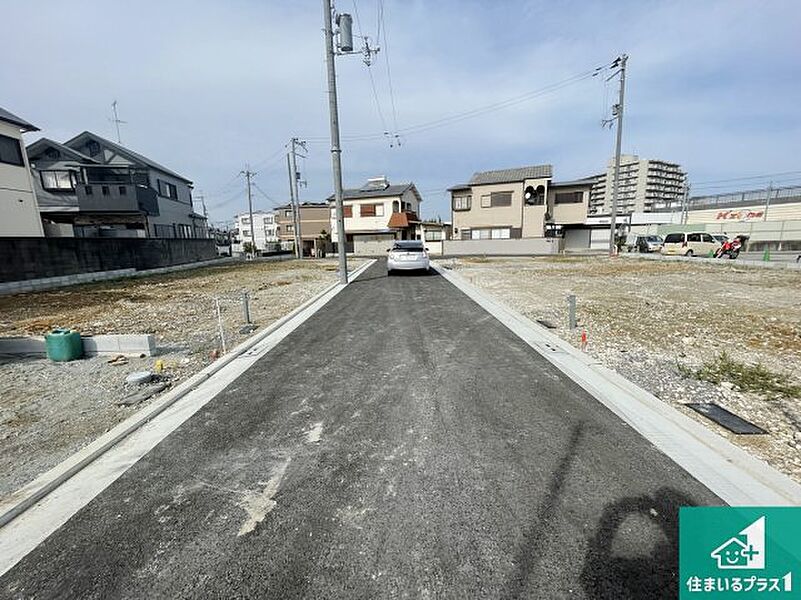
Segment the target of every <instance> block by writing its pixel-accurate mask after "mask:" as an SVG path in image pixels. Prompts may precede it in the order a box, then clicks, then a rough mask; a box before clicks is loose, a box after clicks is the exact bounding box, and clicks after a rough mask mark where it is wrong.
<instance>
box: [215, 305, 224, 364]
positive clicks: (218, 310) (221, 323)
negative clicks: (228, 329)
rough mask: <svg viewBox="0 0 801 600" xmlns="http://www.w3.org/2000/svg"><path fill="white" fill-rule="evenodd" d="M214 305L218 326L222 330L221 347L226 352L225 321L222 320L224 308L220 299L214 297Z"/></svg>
mask: <svg viewBox="0 0 801 600" xmlns="http://www.w3.org/2000/svg"><path fill="white" fill-rule="evenodd" d="M214 306H215V308H216V310H217V327H218V328H219V330H220V347H221V349H222V353H223V354H225V353H226V349H225V330H224V329H223V322H222V310H220V299H219V298H214Z"/></svg>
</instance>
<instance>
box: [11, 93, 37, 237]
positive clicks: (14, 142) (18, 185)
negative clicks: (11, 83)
mask: <svg viewBox="0 0 801 600" xmlns="http://www.w3.org/2000/svg"><path fill="white" fill-rule="evenodd" d="M28 131H39V129H38V128H37V127H35V126H33V125H31V124H30V123H28V122H27V121H24V120H22V119H20V118H19V117H18V116H16V115H14V114H12V113H10V112H8V111H7V110H4V109H2V108H0V214H2V215H3V218H2V219H0V236H4V237H44V230H43V228H42V219H41V217H40V216H39V205H38V203H37V202H36V194H35V193H34V191H33V179H32V177H31V171H30V167H29V165H28V156H27V154H26V153H25V148H24V146H23V143H22V134H23V133H25V132H28Z"/></svg>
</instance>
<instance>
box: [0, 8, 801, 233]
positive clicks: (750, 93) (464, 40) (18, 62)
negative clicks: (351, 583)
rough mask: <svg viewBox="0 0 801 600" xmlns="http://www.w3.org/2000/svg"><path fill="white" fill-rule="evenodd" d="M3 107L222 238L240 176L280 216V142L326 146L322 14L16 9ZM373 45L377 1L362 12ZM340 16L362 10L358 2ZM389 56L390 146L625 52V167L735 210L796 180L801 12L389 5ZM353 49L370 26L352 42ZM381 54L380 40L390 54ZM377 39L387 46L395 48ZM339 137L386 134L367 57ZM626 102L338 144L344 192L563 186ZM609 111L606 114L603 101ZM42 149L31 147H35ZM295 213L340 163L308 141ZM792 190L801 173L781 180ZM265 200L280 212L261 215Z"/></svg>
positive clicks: (350, 76) (601, 89) (539, 106)
mask: <svg viewBox="0 0 801 600" xmlns="http://www.w3.org/2000/svg"><path fill="white" fill-rule="evenodd" d="M5 4H6V6H4V9H3V13H4V19H6V20H7V21H8V22H17V23H18V24H19V25H18V26H16V27H12V28H10V29H9V32H8V33H7V34H6V35H7V40H6V41H7V44H6V48H18V49H19V50H18V52H16V53H10V54H7V56H6V59H5V60H4V61H3V66H2V68H0V89H2V90H3V95H2V97H0V106H3V107H4V108H7V109H8V110H10V111H12V112H14V113H16V114H18V115H20V116H21V117H23V118H25V119H28V120H30V121H31V122H33V123H34V124H36V125H38V126H39V127H40V128H41V129H42V134H43V135H46V136H48V137H52V138H54V139H57V140H64V139H67V138H69V137H71V136H73V135H75V134H76V133H78V132H80V131H83V130H85V129H88V130H91V131H94V132H96V133H98V134H100V135H105V136H107V137H109V138H112V139H113V137H114V129H113V125H112V123H111V122H110V121H109V117H110V114H111V107H110V105H111V102H112V101H113V100H115V99H116V100H117V101H118V102H119V110H120V115H121V118H122V119H124V120H126V121H128V124H126V125H123V126H122V139H123V143H124V144H125V145H127V146H129V147H131V148H132V149H134V150H137V151H139V152H142V153H144V154H147V155H148V156H151V157H152V158H153V159H155V160H157V161H159V162H162V163H164V164H165V165H167V166H169V167H171V168H172V169H174V170H176V171H178V172H179V173H182V174H184V175H185V176H187V177H189V178H190V179H192V180H193V181H194V182H195V195H196V196H197V195H198V194H199V193H201V192H202V193H203V194H204V195H205V196H206V202H207V205H208V206H209V209H210V210H209V212H210V218H211V220H212V221H223V220H227V219H230V218H231V217H232V216H233V215H234V214H235V213H236V212H238V211H241V210H243V209H244V207H245V206H246V200H245V193H244V182H243V180H242V178H241V177H237V173H238V172H239V171H240V170H242V169H243V168H244V166H245V164H246V163H250V164H251V165H252V166H253V168H254V170H255V171H257V172H258V175H257V177H256V183H257V185H258V188H259V189H258V190H257V191H256V192H255V196H254V198H255V203H256V207H257V208H264V209H267V208H270V207H271V206H272V203H273V202H279V203H280V202H285V201H286V198H287V188H288V183H287V180H288V175H287V171H286V159H285V158H284V155H283V152H284V149H283V147H284V144H286V142H287V140H288V139H289V138H290V137H292V136H297V137H300V138H308V139H309V140H310V141H311V140H315V139H316V140H320V139H321V138H323V139H325V138H327V135H328V115H327V99H326V93H325V90H326V87H325V86H326V83H325V68H324V55H323V39H322V32H321V28H322V8H321V2H318V1H316V0H310V1H305V0H298V1H289V0H283V1H277V0H272V1H267V0H229V1H226V2H222V1H221V0H220V1H216V2H214V1H211V0H193V1H191V2H190V1H169V2H165V1H163V0H162V1H161V2H149V1H139V2H136V3H117V2H104V1H90V0H72V1H71V2H69V3H67V2H60V1H58V2H57V1H41V2H11V1H7V2H6V3H5ZM355 7H356V8H358V13H359V17H360V21H361V30H362V32H363V33H364V34H366V35H369V36H371V37H375V35H376V29H377V22H378V18H377V17H378V0H356V4H355ZM337 8H338V9H339V10H340V11H341V12H350V13H355V9H354V2H353V0H340V1H339V2H338V3H337ZM384 27H385V31H386V37H387V39H386V42H387V44H386V46H385V47H384V48H382V51H381V52H380V53H379V55H378V57H377V58H376V61H375V64H374V65H373V66H372V67H371V69H372V73H373V79H374V81H375V87H376V95H377V96H378V105H379V106H380V110H381V113H383V116H384V122H385V123H386V129H387V130H389V131H391V132H394V131H395V130H396V127H395V117H393V111H392V106H391V105H392V102H391V98H390V94H389V85H388V77H387V68H386V67H387V66H386V59H387V57H388V59H389V66H390V70H391V74H392V84H393V89H394V100H395V107H396V111H395V115H396V119H397V129H399V130H405V129H407V128H409V127H413V126H415V125H418V124H421V123H428V122H431V121H436V120H438V119H442V118H443V117H448V116H450V115H454V114H459V113H463V112H465V111H469V110H471V109H475V108H479V107H483V106H487V105H492V104H494V103H497V102H501V101H504V100H507V99H509V98H514V97H517V96H520V95H522V94H525V93H527V92H531V91H536V90H539V89H541V88H543V87H545V86H549V85H551V84H554V83H557V82H560V81H564V80H566V79H568V78H570V77H572V76H574V75H577V74H580V73H583V72H586V71H588V70H589V69H591V68H593V67H596V66H599V65H603V64H608V63H610V62H611V61H612V60H613V59H614V57H615V56H617V55H618V54H620V53H621V52H626V53H628V55H629V56H630V59H629V74H628V75H629V77H628V86H627V98H626V121H625V124H624V143H623V147H624V151H625V152H629V153H637V154H639V155H640V156H642V157H649V158H662V159H665V160H671V161H675V162H679V163H681V164H682V165H683V166H684V167H685V168H686V169H687V170H688V171H689V173H690V179H691V181H692V182H693V184H694V186H695V187H694V189H696V190H699V191H700V190H704V191H714V192H717V191H724V190H727V189H730V188H731V189H739V188H741V187H750V186H752V185H763V184H766V183H767V181H768V180H769V178H768V177H766V178H764V179H753V180H747V181H744V182H723V183H704V182H710V181H711V182H716V181H717V180H723V179H731V178H736V177H750V176H757V175H763V174H775V173H784V172H792V171H801V158H799V154H800V153H801V110H799V107H801V33H799V32H801V2H798V1H797V0H789V1H782V0H767V1H762V2H756V1H752V2H745V1H738V0H723V1H712V0H702V1H698V0H696V1H694V2H653V1H647V0H646V1H643V0H639V1H632V2H629V1H618V2H578V1H556V0H544V1H541V2H512V1H502V0H497V1H483V2H480V1H470V0H438V1H428V2H423V1H422V0H417V1H415V0H406V1H403V2H396V1H392V0H384ZM354 28H355V29H356V30H357V33H358V24H355V27H354ZM382 37H383V36H382ZM382 41H383V40H382ZM337 68H338V81H339V91H340V111H341V125H342V135H343V136H346V137H347V136H353V135H362V134H376V133H378V134H380V133H381V132H382V131H384V130H385V125H384V124H382V120H381V117H380V116H379V109H378V108H377V106H376V100H375V98H374V97H373V92H372V89H371V85H370V79H369V74H368V71H367V67H366V66H365V65H364V64H363V63H362V62H361V60H360V58H359V57H356V56H351V57H342V58H339V59H337ZM615 86H616V84H615V82H611V83H610V84H604V82H603V79H601V78H594V79H590V80H585V81H581V82H578V83H575V84H573V85H569V86H566V87H563V88H561V89H558V90H556V91H554V92H553V93H549V94H545V95H541V96H538V97H535V98H533V99H531V100H530V101H527V102H521V103H518V104H515V105H514V106H511V107H509V108H506V109H504V110H496V111H492V112H488V113H485V114H482V115H480V116H477V117H475V118H471V119H465V120H461V121H457V122H455V123H452V124H450V125H447V126H442V127H435V128H431V129H427V130H425V131H422V132H417V133H414V132H409V133H407V134H404V135H401V145H400V147H398V146H397V145H395V146H394V147H390V145H389V143H388V142H387V141H385V140H370V141H349V142H345V143H344V145H343V149H344V152H343V168H344V181H345V185H346V186H358V185H360V184H361V183H362V182H363V181H364V180H365V179H366V178H367V177H369V176H373V175H379V174H383V175H386V176H387V177H388V178H389V179H390V180H391V181H393V182H401V181H409V180H411V181H414V182H415V183H416V184H417V187H418V189H420V190H421V191H422V192H423V197H424V205H423V206H424V209H423V214H424V215H425V216H429V217H433V216H436V215H441V216H442V217H443V218H447V217H448V215H449V209H448V200H447V194H446V193H445V192H444V189H445V188H447V187H449V186H450V185H453V184H455V183H460V182H463V181H465V180H467V179H468V178H469V177H470V175H471V174H472V173H473V172H474V171H476V170H486V169H496V168H505V167H514V166H521V165H527V164H539V163H551V164H553V165H554V171H555V177H556V179H571V178H575V177H580V176H585V175H590V174H593V173H596V172H600V171H601V170H603V168H604V166H605V164H606V161H607V160H608V159H609V157H610V156H611V154H612V151H613V147H614V132H613V131H610V130H609V129H602V128H601V127H600V120H601V119H602V118H603V117H604V116H605V115H604V113H605V110H608V109H606V108H605V107H606V105H608V104H610V103H611V102H612V101H613V99H614V97H615V94H616V87H615ZM605 101H606V104H605ZM36 137H37V134H32V135H29V136H28V137H27V141H28V142H29V143H30V142H32V141H34V140H35V139H36ZM308 147H309V152H308V158H307V159H305V160H304V161H301V163H300V166H301V167H302V170H303V177H304V178H305V179H306V180H307V181H308V187H306V188H304V189H302V191H301V199H303V200H320V199H323V198H324V197H325V196H327V195H328V194H329V193H331V190H332V177H331V169H330V157H329V153H328V145H327V143H326V142H325V141H315V143H310V144H309V146H308ZM774 179H775V180H776V182H777V183H778V184H781V183H796V182H801V173H797V174H795V175H786V176H777V177H774ZM268 198H269V199H268Z"/></svg>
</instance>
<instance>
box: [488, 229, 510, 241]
mask: <svg viewBox="0 0 801 600" xmlns="http://www.w3.org/2000/svg"><path fill="white" fill-rule="evenodd" d="M509 234H510V231H509V228H508V227H505V228H503V229H493V230H492V239H493V240H508V239H509V238H510V237H511V236H510V235H509Z"/></svg>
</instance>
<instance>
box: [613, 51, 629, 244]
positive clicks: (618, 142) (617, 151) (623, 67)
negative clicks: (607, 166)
mask: <svg viewBox="0 0 801 600" xmlns="http://www.w3.org/2000/svg"><path fill="white" fill-rule="evenodd" d="M628 59H629V57H628V56H626V55H625V54H623V55H621V56H620V57H619V58H618V59H617V60H616V61H615V62H616V63H618V65H619V66H620V93H619V96H618V101H617V106H616V107H615V109H616V115H615V116H616V117H617V140H616V142H615V179H614V182H613V184H612V218H611V219H610V220H609V230H610V231H609V254H610V255H611V256H614V255H615V254H617V240H616V239H615V237H616V233H617V195H618V186H619V185H620V147H621V144H622V142H623V98H624V96H625V93H626V61H627V60H628Z"/></svg>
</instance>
